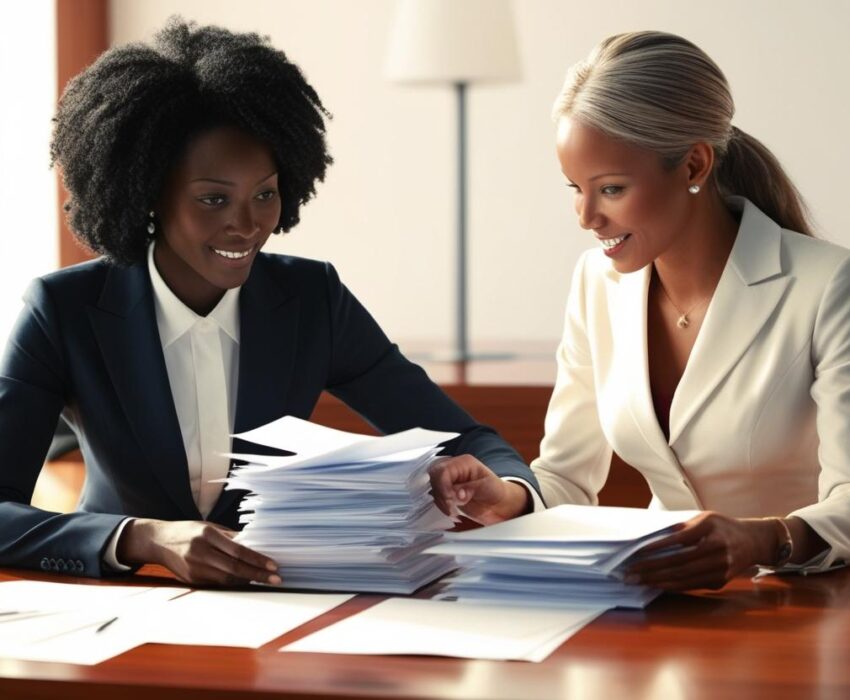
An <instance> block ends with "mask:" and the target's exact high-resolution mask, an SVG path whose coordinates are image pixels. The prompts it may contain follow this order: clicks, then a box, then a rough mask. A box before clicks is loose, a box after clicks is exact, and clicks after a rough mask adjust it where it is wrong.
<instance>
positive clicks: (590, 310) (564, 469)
mask: <svg viewBox="0 0 850 700" xmlns="http://www.w3.org/2000/svg"><path fill="white" fill-rule="evenodd" d="M729 201H730V205H731V206H732V207H737V208H738V209H742V210H743V213H742V218H741V224H740V228H739V231H738V236H737V238H736V240H735V243H734V246H733V248H732V252H731V254H730V256H729V260H728V261H727V263H726V267H725V269H724V271H723V274H722V276H721V278H720V281H719V283H718V285H717V289H716V290H715V293H714V296H713V298H712V300H711V303H710V305H709V307H708V309H707V311H706V315H705V319H704V320H703V324H702V328H701V329H700V332H699V335H698V337H697V340H696V343H695V345H694V348H693V351H692V352H691V356H690V359H689V361H688V364H687V367H686V369H685V372H684V375H683V376H682V379H681V381H680V383H679V386H678V387H677V389H676V393H675V394H674V396H673V403H672V406H671V408H670V439H669V442H668V440H666V439H665V437H664V433H663V432H662V430H661V427H660V426H659V424H658V421H657V419H656V416H655V411H654V408H653V403H652V396H651V393H650V387H649V371H648V364H647V338H646V333H647V331H646V328H647V292H648V288H649V281H650V273H651V270H652V266H651V265H649V266H647V267H646V268H644V269H643V270H640V271H639V272H635V273H631V274H620V273H618V272H616V271H615V270H614V269H613V267H612V266H611V263H610V262H609V261H608V260H607V258H606V257H605V256H604V255H603V253H602V251H601V250H599V249H597V250H591V251H588V252H587V253H585V254H584V255H583V256H582V257H581V259H580V260H579V262H578V265H577V267H576V271H575V274H574V277H573V282H572V288H571V291H570V296H569V300H568V302H567V312H566V324H565V329H564V336H563V339H562V341H561V344H560V346H559V349H558V379H557V382H556V385H555V390H554V393H553V395H552V399H551V402H550V404H549V411H548V413H547V415H546V432H545V437H544V438H543V442H542V443H541V448H540V456H539V457H538V458H537V459H536V460H535V461H534V462H533V463H532V465H531V467H532V469H533V470H534V472H535V474H536V476H537V478H538V479H539V480H540V485H541V487H542V491H543V498H544V499H545V501H546V503H547V505H549V506H553V505H557V504H560V503H580V504H596V503H597V494H598V492H599V490H600V489H601V488H602V486H603V485H604V483H605V479H606V478H607V475H608V468H609V464H610V459H611V450H612V449H613V450H614V451H616V452H617V454H618V455H620V457H622V458H623V459H624V460H625V461H626V462H627V463H628V464H630V465H632V466H633V467H635V468H636V469H637V470H639V471H640V472H641V473H642V474H643V475H644V477H645V478H646V480H647V482H648V483H649V487H650V489H651V490H652V493H653V505H654V506H656V507H661V508H666V509H671V510H673V509H691V508H697V509H704V510H715V511H717V512H720V513H724V514H726V515H730V516H735V517H762V516H787V515H796V516H798V517H800V518H802V519H803V520H805V521H806V522H807V523H808V524H809V525H810V526H811V527H812V528H813V529H814V530H815V531H817V533H818V534H819V535H820V536H821V537H823V539H824V540H826V542H827V543H829V545H830V546H831V549H830V551H829V552H828V553H827V554H826V557H825V558H824V559H823V560H821V561H820V562H819V563H820V565H821V566H827V565H829V564H831V563H832V562H833V561H835V560H836V559H845V560H847V561H850V250H847V249H845V248H842V247H839V246H837V245H833V244H830V243H827V242H825V241H822V240H816V239H814V238H810V237H808V236H803V235H801V234H799V233H795V232H793V231H787V230H784V229H781V228H780V227H779V226H778V225H777V224H776V223H775V222H774V221H772V220H771V219H770V218H768V217H767V216H766V215H765V214H764V213H762V212H761V211H760V210H759V209H758V208H757V207H756V206H755V205H754V204H752V203H751V202H749V201H748V200H746V199H743V198H740V197H734V198H730V200H729Z"/></svg>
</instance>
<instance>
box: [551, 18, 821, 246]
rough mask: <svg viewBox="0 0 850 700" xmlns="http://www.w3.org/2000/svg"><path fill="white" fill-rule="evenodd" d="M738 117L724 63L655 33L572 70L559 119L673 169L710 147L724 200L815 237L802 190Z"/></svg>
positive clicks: (619, 41)
mask: <svg viewBox="0 0 850 700" xmlns="http://www.w3.org/2000/svg"><path fill="white" fill-rule="evenodd" d="M734 113H735V104H734V102H733V100H732V94H731V91H730V89H729V83H728V82H727V81H726V77H725V76H724V75H723V72H722V71H721V70H720V68H719V67H718V66H717V64H716V63H714V61H712V60H711V58H709V57H708V55H706V54H705V52H703V51H702V50H701V49H699V48H698V47H697V46H695V45H694V44H692V43H691V42H690V41H688V40H687V39H684V38H682V37H680V36H676V35H675V34H667V33H665V32H654V31H653V32H630V33H627V34H618V35H616V36H612V37H609V38H607V39H605V40H604V41H602V42H601V43H600V44H599V45H598V46H597V47H596V48H595V49H594V50H593V51H592V52H591V53H590V55H589V56H588V58H587V59H586V60H585V61H581V62H579V63H577V64H576V65H574V66H572V67H571V68H570V70H569V71H568V73H567V78H566V80H565V82H564V86H563V89H562V90H561V93H560V94H559V95H558V98H557V99H556V100H555V106H554V112H553V114H554V117H555V118H556V119H557V118H560V117H562V116H569V117H572V118H575V119H578V120H580V121H582V122H584V123H586V124H588V125H590V126H593V127H595V128H597V129H599V130H600V131H602V132H604V133H606V134H608V135H609V136H611V137H613V138H617V139H621V140H624V141H627V142H629V143H633V144H635V145H638V146H641V147H643V148H647V149H649V150H652V151H655V152H656V153H658V154H659V155H660V156H661V158H662V160H663V162H664V163H665V164H666V165H668V166H669V167H675V166H676V165H678V164H679V163H681V162H682V159H683V158H684V157H685V155H686V154H687V152H688V151H689V150H690V148H691V147H692V146H693V145H694V144H695V143H707V144H709V145H710V146H711V147H712V148H713V149H714V153H715V159H716V166H715V171H714V179H715V183H716V185H717V187H718V189H719V191H720V193H721V194H723V195H741V196H743V197H746V198H747V199H749V200H750V201H752V202H753V204H755V205H756V206H757V207H759V209H761V210H762V211H763V212H764V213H765V214H767V215H768V216H770V217H771V218H772V219H773V220H774V221H776V222H777V223H778V224H779V225H780V226H782V227H783V228H787V229H791V230H794V231H799V232H800V233H803V234H806V235H812V229H811V225H810V223H809V220H808V215H807V210H806V206H805V204H804V202H803V200H802V197H801V196H800V193H799V192H798V191H797V188H796V187H795V186H794V184H793V183H792V182H791V180H790V179H789V177H788V176H787V175H786V174H785V171H784V170H783V169H782V166H781V165H780V164H779V161H778V160H777V159H776V157H775V156H774V155H773V154H772V153H771V152H770V151H769V150H768V149H767V148H766V147H765V146H764V145H763V144H762V143H760V142H759V141H758V140H756V139H755V138H753V137H752V136H750V135H748V134H746V133H744V132H743V131H741V130H740V129H737V128H735V127H733V126H732V117H733V115H734Z"/></svg>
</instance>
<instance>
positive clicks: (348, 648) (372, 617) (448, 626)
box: [281, 598, 605, 661]
mask: <svg viewBox="0 0 850 700" xmlns="http://www.w3.org/2000/svg"><path fill="white" fill-rule="evenodd" d="M604 610H605V608H604V607H598V608H596V609H582V610H555V611H553V610H539V609H533V608H526V607H513V606H510V605H493V606H491V605H465V604H463V603H446V602H442V601H436V600H419V599H415V598H390V599H388V600H385V601H382V602H381V603H378V604H377V605H374V606H372V607H371V608H368V609H366V610H364V611H363V612H360V613H357V614H356V615H353V616H351V617H348V618H345V619H344V620H341V621H340V622H337V623H335V624H333V625H330V626H329V627H325V628H324V629H321V630H319V631H318V632H314V633H313V634H311V635H309V636H307V637H305V638H303V639H300V640H298V641H296V642H293V643H292V644H289V645H287V646H285V647H283V648H282V649H281V651H285V652H296V651H298V652H318V653H327V654H421V655H428V656H454V657H459V658H466V659H498V660H516V661H543V659H545V658H546V657H547V656H549V654H551V653H552V652H553V651H554V650H555V649H557V648H558V647H559V646H560V645H561V644H562V643H563V642H564V641H565V640H566V639H568V638H569V637H570V636H571V635H573V634H575V633H576V632H578V631H579V630H580V629H581V628H582V627H583V626H584V625H586V624H588V623H589V622H591V621H592V620H593V619H594V618H595V617H597V616H598V615H600V614H601V613H602V612H604Z"/></svg>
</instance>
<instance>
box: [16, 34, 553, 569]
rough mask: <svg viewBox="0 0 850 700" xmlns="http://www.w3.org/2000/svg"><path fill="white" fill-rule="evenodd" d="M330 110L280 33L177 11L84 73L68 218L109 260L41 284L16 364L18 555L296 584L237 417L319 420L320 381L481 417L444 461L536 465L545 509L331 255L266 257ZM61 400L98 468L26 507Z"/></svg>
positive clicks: (71, 144)
mask: <svg viewBox="0 0 850 700" xmlns="http://www.w3.org/2000/svg"><path fill="white" fill-rule="evenodd" d="M325 116H327V113H326V112H325V109H324V107H323V106H322V102H321V101H320V99H319V96H318V95H317V94H316V92H315V90H314V89H313V88H312V87H311V86H310V85H309V84H308V83H307V82H306V80H305V79H304V77H303V75H302V74H301V71H300V70H299V69H298V68H297V67H296V66H295V65H294V64H293V63H291V62H290V61H289V60H288V59H287V58H286V56H285V55H284V54H283V53H282V52H280V51H278V50H276V49H274V48H273V47H271V46H270V45H269V44H268V42H267V41H266V40H264V39H261V38H260V37H258V36H257V35H255V34H235V33H231V32H229V31H226V30H224V29H218V28H215V27H196V26H193V25H191V24H186V23H184V22H182V21H179V20H172V21H171V23H170V24H169V25H168V26H167V27H166V28H165V29H164V30H163V31H162V32H160V33H159V34H158V36H157V37H156V42H155V44H154V45H153V46H146V45H142V44H132V45H129V46H124V47H119V48H114V49H111V50H109V51H107V52H106V53H104V54H103V55H102V56H101V57H100V58H99V59H98V60H97V61H96V62H95V63H94V64H93V65H92V66H90V67H89V68H87V69H86V70H85V71H84V72H83V73H81V74H80V75H79V76H77V77H76V78H75V79H74V80H73V81H72V82H71V83H70V84H69V85H68V87H67V89H66V90H65V93H64V95H63V96H62V99H61V102H60V105H59V110H58V114H57V116H56V128H55V134H54V139H53V143H52V149H51V151H52V156H53V158H54V161H55V162H56V163H58V164H59V165H60V166H61V168H62V173H63V175H64V179H65V184H66V186H67V189H68V191H69V193H70V200H69V202H68V204H67V207H66V208H67V210H68V214H69V221H70V224H71V227H72V229H73V230H74V232H75V233H76V235H77V236H78V237H79V239H80V240H81V241H82V242H83V243H85V244H86V245H87V246H89V247H90V248H91V249H93V250H94V251H96V252H98V253H100V254H101V255H102V256H103V257H101V258H99V259H97V260H94V261H91V262H87V263H83V264H81V265H77V266H74V267H71V268H68V269H65V270H61V271H58V272H55V273H52V274H49V275H46V276H45V277H43V278H40V279H37V280H35V281H34V282H33V283H32V285H31V286H30V288H29V290H28V291H27V293H26V297H25V302H26V304H25V308H24V310H23V311H22V313H21V316H20V318H19V319H18V323H17V326H16V328H15V329H14V331H13V333H12V335H11V338H10V341H9V343H8V347H7V348H6V351H5V355H4V357H3V360H2V363H0V565H2V566H14V567H23V568H41V569H44V570H50V571H61V572H67V573H69V574H75V575H84V576H94V577H97V576H102V575H104V574H108V573H111V572H117V571H126V570H127V569H128V568H131V567H136V566H139V565H141V564H145V563H157V564H161V565H164V566H166V567H168V568H169V569H170V570H171V571H172V572H173V573H174V574H175V575H176V576H177V578H178V579H180V580H181V581H184V582H186V583H190V584H236V583H241V582H247V581H251V580H257V581H268V582H270V583H277V582H278V581H279V577H278V576H277V573H276V571H277V565H276V564H275V562H273V561H272V560H270V559H269V558H268V557H266V556H264V555H262V554H260V553H258V552H255V551H252V550H250V549H248V548H246V547H244V546H242V545H240V544H238V543H236V542H234V541H233V535H234V534H235V533H234V529H235V528H237V527H238V525H237V522H238V514H237V508H238V505H239V501H240V499H241V496H242V495H244V492H239V491H222V484H221V483H214V482H213V480H215V479H220V478H223V477H225V476H227V473H228V469H229V467H230V460H229V459H228V458H226V457H224V456H222V453H226V452H230V451H231V449H239V448H238V446H234V447H233V448H232V446H231V439H230V437H229V434H230V433H231V432H241V431H244V430H248V429H250V428H254V427H257V426H259V425H262V424H264V423H267V422H269V421H272V420H274V419H276V418H279V417H281V416H284V415H293V416H297V417H300V418H309V416H310V414H311V413H312V411H313V408H314V406H315V405H316V402H317V400H318V398H319V395H320V394H321V392H322V391H324V390H327V391H329V392H331V393H332V394H334V395H335V396H337V397H339V398H340V399H342V400H343V401H345V402H346V403H347V404H348V405H349V406H351V407H352V408H353V409H354V410H356V411H358V412H359V413H360V414H362V415H363V416H364V417H365V418H366V419H367V420H369V421H370V422H371V423H372V424H373V425H375V426H376V427H377V428H378V429H380V430H381V431H384V432H397V431H400V430H405V429H408V428H411V427H415V426H422V427H425V428H431V429H435V430H446V431H456V432H459V433H461V436H460V437H459V438H457V439H456V440H454V441H452V442H451V443H449V445H448V447H447V452H448V454H451V455H466V456H465V457H464V460H465V461H466V460H472V461H474V462H475V463H477V460H482V461H483V462H484V463H486V464H487V465H488V467H489V468H490V469H492V470H494V471H495V472H496V473H498V474H500V475H502V476H505V477H507V478H515V479H517V480H519V481H520V482H522V483H523V484H525V486H522V487H519V486H518V487H517V488H519V489H520V491H521V499H522V504H521V505H518V504H513V503H511V504H510V505H511V508H512V509H514V510H515V509H516V508H519V509H522V508H524V507H530V504H531V500H530V499H531V497H530V495H529V493H530V491H531V490H533V489H535V488H537V486H536V482H535V479H534V476H533V475H532V474H531V472H530V470H529V469H528V467H527V466H525V464H524V463H523V462H522V459H521V458H520V456H519V455H518V454H517V453H516V452H515V451H514V450H513V449H511V448H510V447H509V446H508V445H507V444H506V443H505V442H504V441H502V440H501V439H500V438H499V437H498V436H497V435H496V434H495V433H494V432H493V431H492V430H490V429H489V428H486V427H484V426H481V425H478V424H477V423H476V422H475V421H474V420H473V419H472V418H471V417H470V416H469V415H467V414H466V413H465V412H464V411H463V410H462V409H461V408H460V407H458V406H457V405H456V404H455V403H453V402H452V401H451V400H450V399H449V398H448V397H447V396H446V395H445V394H443V392H442V391H440V389H439V388H438V387H437V386H436V385H435V384H433V383H432V382H431V381H430V380H429V379H428V377H427V376H426V374H425V373H424V372H423V371H422V369H420V368H419V367H417V366H416V365H414V364H412V363H411V362H409V361H408V360H407V359H405V358H404V356H402V354H401V353H400V352H399V350H398V348H397V347H396V346H395V345H393V344H392V343H391V342H390V341H389V340H388V339H387V337H386V336H385V335H384V334H383V332H382V331H381V329H380V328H379V327H378V325H377V324H376V323H375V321H374V320H373V319H372V317H371V316H370V315H369V313H368V312H367V311H366V310H365V309H364V308H363V307H362V306H361V305H360V303H359V302H358V301H357V299H355V298H354V296H353V295H352V294H351V292H349V291H348V289H346V287H345V286H344V285H343V284H342V283H341V282H340V280H339V278H338V276H337V273H336V271H335V270H334V268H333V267H332V266H331V265H330V264H329V263H324V262H317V261H312V260H305V259H299V258H295V257H290V256H282V255H269V254H265V253H262V252H260V251H261V249H262V247H263V245H264V244H265V242H266V240H267V239H268V237H269V236H270V235H271V234H272V233H273V232H274V233H281V232H284V231H289V230H290V229H291V228H292V227H294V226H295V225H296V224H297V223H298V220H299V212H300V208H301V205H303V204H304V203H306V202H307V201H309V200H310V199H311V198H312V196H313V194H314V188H315V184H316V181H317V180H322V179H323V178H324V175H325V169H326V168H327V166H328V165H329V164H330V162H331V158H330V156H329V155H328V151H327V148H326V144H325V138H324V134H325V122H324V118H325ZM60 412H61V413H62V415H63V416H64V417H65V419H66V420H67V422H68V423H69V424H70V425H71V426H72V428H73V430H74V431H75V433H76V435H77V437H78V439H79V443H80V448H81V450H82V453H83V457H84V459H85V463H86V481H85V485H84V487H83V492H82V496H81V500H80V503H79V512H76V513H71V514H66V515H59V514H57V513H50V512H45V511H43V510H39V509H37V508H34V507H32V506H31V505H29V504H30V498H31V496H32V491H33V486H34V484H35V482H36V478H37V477H38V473H39V470H40V468H41V465H42V463H43V460H44V456H45V453H46V452H47V449H48V446H49V444H50V440H51V436H52V434H53V430H54V428H55V426H56V423H57V417H58V416H59V415H60ZM242 451H251V450H250V449H249V447H248V446H247V445H245V446H244V447H243V449H242ZM451 461H452V460H451V459H449V460H448V462H449V463H451ZM526 489H529V491H526ZM128 516H132V517H131V518H128ZM282 564H283V566H284V567H285V562H283V563H282ZM284 575H285V568H284Z"/></svg>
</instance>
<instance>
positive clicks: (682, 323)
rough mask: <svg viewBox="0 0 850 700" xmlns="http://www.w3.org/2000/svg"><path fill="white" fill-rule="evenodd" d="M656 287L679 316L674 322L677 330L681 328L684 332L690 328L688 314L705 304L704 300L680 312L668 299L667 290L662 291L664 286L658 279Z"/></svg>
mask: <svg viewBox="0 0 850 700" xmlns="http://www.w3.org/2000/svg"><path fill="white" fill-rule="evenodd" d="M658 286H659V287H661V291H662V292H664V296H665V297H667V301H669V302H670V304H671V305H672V306H673V308H674V309H676V313H678V314H679V319H678V320H677V321H676V325H677V326H678V327H679V328H681V329H682V330H684V329H685V328H687V327H688V326H690V325H691V320H690V319H689V318H688V314H689V313H691V312H692V311H693V310H694V309H696V308H698V307H700V306H702V305H703V304H704V303H705V299H703V300H702V301H698V302H697V303H696V304H694V305H693V306H692V307H691V308H690V309H688V310H687V311H682V310H681V309H680V308H679V307H678V306H676V302H674V301H673V300H672V299H671V298H670V295H669V294H668V293H667V290H666V289H664V285H663V284H662V283H661V280H660V279H659V280H658Z"/></svg>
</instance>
